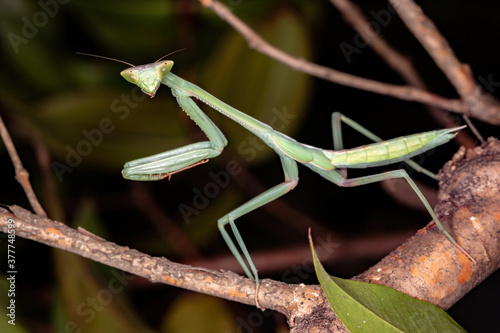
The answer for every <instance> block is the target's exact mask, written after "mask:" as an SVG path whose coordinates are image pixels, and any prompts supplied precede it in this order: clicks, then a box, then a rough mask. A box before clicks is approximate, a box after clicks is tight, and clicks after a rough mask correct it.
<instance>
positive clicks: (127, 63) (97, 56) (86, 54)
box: [75, 48, 186, 67]
mask: <svg viewBox="0 0 500 333" xmlns="http://www.w3.org/2000/svg"><path fill="white" fill-rule="evenodd" d="M184 50H186V48H182V49H178V50H175V51H173V52H170V53H167V54H165V55H164V56H163V57H161V58H160V59H158V60H156V61H155V62H154V63H157V62H158V61H160V60H161V59H163V58H165V57H168V56H169V55H171V54H174V53H177V52H180V51H184ZM75 53H76V54H80V55H84V56H89V57H95V58H101V59H106V60H111V61H116V62H121V63H122V64H125V65H129V66H130V67H136V66H135V65H133V64H131V63H129V62H126V61H123V60H118V59H115V58H110V57H104V56H100V55H96V54H91V53H82V52H75Z"/></svg>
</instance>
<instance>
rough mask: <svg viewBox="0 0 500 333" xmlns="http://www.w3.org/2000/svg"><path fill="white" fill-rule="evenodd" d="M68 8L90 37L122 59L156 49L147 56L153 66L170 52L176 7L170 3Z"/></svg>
mask: <svg viewBox="0 0 500 333" xmlns="http://www.w3.org/2000/svg"><path fill="white" fill-rule="evenodd" d="M70 8H71V9H72V10H74V11H75V18H77V19H79V20H80V24H81V25H82V26H84V27H85V28H86V29H87V31H86V32H87V33H88V34H89V35H92V36H93V38H95V40H98V41H99V43H100V44H101V45H105V46H106V48H107V49H111V50H114V51H118V52H119V53H121V54H123V55H124V57H125V56H126V57H127V58H129V57H130V56H131V54H144V50H145V49H148V50H151V49H153V50H154V49H156V50H158V51H157V52H158V53H157V54H150V55H149V56H151V57H152V59H150V62H153V61H155V60H156V59H157V58H159V57H160V56H161V55H162V54H166V53H167V52H169V51H172V50H168V49H166V46H168V45H171V44H172V42H171V39H172V37H173V36H175V29H176V27H175V21H176V18H175V14H176V13H175V3H174V2H172V1H163V0H144V1H133V0H125V1H123V0H111V1H105V2H103V1H97V0H90V1H89V0H85V1H82V0H73V1H72V2H71V5H70ZM123 22H128V24H123ZM169 40H170V41H169ZM82 52H85V51H82ZM108 56H117V55H108ZM123 60H125V61H127V59H123ZM137 65H139V64H137Z"/></svg>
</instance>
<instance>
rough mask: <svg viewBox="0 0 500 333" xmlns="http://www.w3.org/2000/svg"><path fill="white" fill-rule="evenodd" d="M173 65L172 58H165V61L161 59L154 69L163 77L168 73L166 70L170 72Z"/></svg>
mask: <svg viewBox="0 0 500 333" xmlns="http://www.w3.org/2000/svg"><path fill="white" fill-rule="evenodd" d="M173 65H174V62H173V61H172V60H165V61H162V62H160V63H159V64H158V65H157V66H156V71H157V73H158V75H159V76H160V77H161V78H163V77H164V76H165V75H167V74H168V72H170V70H171V69H172V66H173Z"/></svg>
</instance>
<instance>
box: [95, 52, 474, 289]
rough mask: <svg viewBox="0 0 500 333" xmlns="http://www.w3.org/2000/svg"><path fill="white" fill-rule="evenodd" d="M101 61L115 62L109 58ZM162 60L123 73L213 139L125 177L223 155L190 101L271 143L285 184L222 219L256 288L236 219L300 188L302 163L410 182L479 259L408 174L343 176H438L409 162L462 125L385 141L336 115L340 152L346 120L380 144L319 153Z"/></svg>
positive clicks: (347, 183) (162, 173)
mask: <svg viewBox="0 0 500 333" xmlns="http://www.w3.org/2000/svg"><path fill="white" fill-rule="evenodd" d="M101 58H105V59H110V58H106V57H101ZM160 60H161V59H160ZM160 60H158V61H157V62H155V63H152V64H147V65H142V66H133V65H131V66H132V67H131V68H128V69H126V70H124V71H122V72H121V75H122V76H123V77H124V78H125V79H126V80H127V81H129V82H131V83H133V84H135V85H137V86H139V87H140V88H141V89H142V91H143V92H144V93H146V94H148V95H149V96H151V97H153V96H154V95H155V94H156V91H157V90H158V87H159V86H160V84H164V85H166V86H168V87H170V88H171V89H172V94H173V95H174V96H175V98H176V99H177V102H178V103H179V105H180V106H181V108H182V109H183V110H184V111H185V112H186V113H187V114H188V115H189V117H191V119H193V120H194V121H195V122H196V124H197V125H198V126H199V127H200V128H201V129H202V130H203V132H204V133H205V134H206V135H207V137H208V140H209V141H206V142H199V143H195V144H191V145H188V146H185V147H181V148H177V149H173V150H170V151H168V152H165V153H160V154H157V155H154V156H151V157H146V158H142V159H139V160H135V161H132V162H128V163H126V164H125V167H124V169H123V171H122V174H123V176H124V177H125V178H127V179H131V180H159V179H163V178H165V177H169V176H170V175H172V174H173V173H176V172H179V171H181V170H185V169H188V168H191V167H193V166H195V165H198V164H201V163H204V162H205V161H206V160H207V159H209V158H212V157H215V156H217V155H219V154H220V153H221V151H222V149H223V148H224V146H225V145H226V144H227V140H226V138H225V137H224V135H223V134H222V132H221V131H220V130H219V129H218V128H217V126H215V124H214V123H212V121H211V120H210V119H209V118H208V117H207V116H206V115H205V114H204V113H203V111H202V110H201V109H200V108H199V107H198V106H197V105H196V103H194V101H193V100H192V99H191V97H194V98H196V99H198V100H199V101H201V102H203V103H205V104H207V105H208V106H210V107H211V108H213V109H214V110H217V111H218V112H220V113H222V114H223V115H225V116H227V117H229V118H231V119H232V120H234V121H236V122H237V123H238V124H240V125H241V126H243V127H244V128H246V129H247V130H248V131H250V132H252V133H253V134H255V135H256V136H257V137H259V138H260V139H261V140H262V141H263V142H264V143H265V144H266V145H268V146H269V147H270V148H272V149H273V150H274V151H275V152H276V154H278V155H279V156H280V159H281V163H282V167H283V172H284V175H285V181H284V182H283V183H281V184H279V185H276V186H274V187H273V188H271V189H269V190H267V191H265V192H264V193H262V194H260V195H259V196H257V197H255V198H253V199H252V200H250V201H248V202H247V203H245V204H243V205H241V206H240V207H238V208H236V209H235V210H233V211H232V212H230V213H229V214H226V215H224V216H223V217H222V218H220V219H219V221H218V226H219V229H220V232H221V234H222V236H223V238H224V240H225V241H226V243H227V245H228V246H229V249H230V250H231V252H232V253H233V254H234V256H235V257H236V259H237V260H238V262H239V263H240V265H241V266H242V268H243V270H244V271H245V273H246V274H247V276H248V277H250V278H254V279H255V280H256V282H257V284H258V283H259V277H258V274H257V269H256V267H255V265H254V264H253V262H252V259H251V258H250V254H249V252H248V250H247V248H246V246H245V243H244V242H243V239H242V237H241V235H240V232H239V231H238V228H237V227H236V223H235V220H236V219H237V218H239V217H241V216H243V215H245V214H246V213H248V212H250V211H252V210H254V209H256V208H258V207H261V206H262V205H265V204H266V203H268V202H270V201H273V200H275V199H276V198H279V197H280V196H282V195H284V194H286V193H288V192H289V191H291V190H292V189H293V188H294V187H295V186H296V185H297V183H298V179H299V178H298V169H297V163H301V164H303V165H305V166H307V167H308V168H310V169H311V170H313V171H315V172H316V173H318V174H319V175H321V176H322V177H324V178H326V179H328V180H329V181H331V182H333V183H335V184H337V185H339V186H342V187H351V186H359V185H365V184H370V183H374V182H379V181H382V180H387V179H393V178H404V179H406V181H407V182H408V184H409V185H410V186H411V188H412V189H413V190H414V191H415V193H416V194H417V195H418V197H419V198H420V200H421V201H422V203H423V204H424V206H425V207H426V208H427V210H428V212H429V214H430V215H431V216H432V218H433V220H434V222H435V223H436V225H437V226H438V227H439V229H440V230H441V231H443V233H444V234H445V235H446V237H447V238H448V239H449V240H450V241H451V242H452V243H453V244H454V245H455V246H457V248H458V249H460V251H462V252H464V253H465V254H466V255H467V256H468V257H469V258H470V259H471V260H472V261H474V259H472V257H470V255H469V254H468V253H467V252H465V250H464V249H462V248H461V247H460V246H459V245H458V243H457V242H456V241H455V239H453V237H452V236H451V235H450V234H449V233H448V232H447V231H446V229H445V228H444V227H443V226H442V224H441V222H440V221H439V219H438V218H437V216H436V214H434V211H433V210H432V208H431V207H430V205H429V203H428V202H427V200H426V199H425V198H424V196H423V195H422V193H421V192H420V190H419V189H418V188H417V186H416V185H415V183H413V181H412V180H411V178H410V177H409V176H408V174H407V173H406V171H404V170H395V171H388V172H383V173H379V174H375V175H370V176H365V177H359V178H353V179H348V178H347V176H346V175H345V174H344V172H342V170H343V169H345V168H367V167H372V166H381V165H386V164H390V163H396V162H401V161H404V162H406V163H408V164H409V165H410V166H411V167H412V168H414V169H416V170H418V171H421V172H424V173H425V174H427V175H429V176H430V177H433V178H435V176H434V175H433V174H432V173H430V172H428V171H427V170H425V169H423V168H421V167H420V166H419V165H417V164H416V163H415V162H412V161H409V160H408V159H409V158H410V157H412V156H415V155H417V154H421V153H423V152H425V151H427V150H429V149H432V148H434V147H436V146H438V145H441V144H444V143H446V142H448V141H449V140H450V139H452V138H453V137H454V136H455V135H456V133H455V132H457V131H458V130H460V129H462V128H463V127H457V128H451V129H443V130H437V131H430V132H424V133H419V134H413V135H410V136H407V137H401V138H396V139H392V140H388V141H383V142H380V141H382V140H381V139H380V138H379V137H378V136H376V135H374V134H373V133H371V132H370V131H368V130H366V129H365V128H364V127H362V126H361V125H359V124H358V123H356V122H354V121H352V120H351V119H349V118H347V117H345V116H343V115H341V114H340V113H334V114H333V118H332V128H333V138H334V145H335V148H336V149H341V148H343V144H342V134H341V130H340V122H341V121H342V122H344V123H346V124H348V125H349V126H351V127H353V128H354V129H357V130H358V131H359V132H360V133H362V134H363V135H365V136H367V137H368V138H370V139H371V140H374V141H376V142H377V143H374V144H370V145H367V146H362V147H358V148H354V149H349V150H344V149H342V150H340V151H334V150H326V149H320V148H316V147H312V146H309V145H306V144H302V143H300V142H297V141H295V140H294V139H292V138H290V137H288V136H286V135H284V134H282V133H280V132H277V131H275V130H274V129H273V128H272V127H270V126H269V125H267V124H264V123H262V122H260V121H258V120H257V119H254V118H252V117H250V116H249V115H247V114H245V113H243V112H241V111H239V110H237V109H235V108H233V107H232V106H230V105H228V104H226V103H224V102H222V101H221V100H219V99H217V98H215V97H214V96H212V95H211V94H209V93H208V92H206V91H205V90H203V89H201V88H200V87H198V86H196V85H194V84H192V83H190V82H188V81H186V80H183V79H182V78H180V77H178V76H177V75H175V74H173V73H171V72H170V70H171V68H172V66H173V61H170V60H165V61H160ZM227 224H229V225H230V226H231V230H232V232H233V234H234V236H235V239H236V243H237V244H238V246H239V248H240V249H241V252H242V253H243V257H245V259H246V261H247V263H248V265H247V264H246V263H245V260H244V259H243V257H242V256H241V254H240V251H239V250H238V247H237V246H236V244H235V243H234V242H233V240H232V239H231V237H230V235H229V233H228V232H227V230H226V226H227ZM248 266H250V267H248Z"/></svg>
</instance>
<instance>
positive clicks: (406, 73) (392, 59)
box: [330, 0, 476, 148]
mask: <svg viewBox="0 0 500 333" xmlns="http://www.w3.org/2000/svg"><path fill="white" fill-rule="evenodd" d="M330 2H331V3H332V4H333V5H334V6H335V7H336V8H337V9H338V10H339V11H340V12H341V14H342V16H343V18H344V20H345V21H346V22H347V23H349V24H350V25H351V26H352V27H353V28H354V29H355V30H356V31H357V32H358V34H359V35H360V36H361V38H363V39H364V40H365V42H366V44H367V45H368V46H369V47H370V48H371V49H373V50H374V51H375V53H377V54H378V55H379V56H380V58H381V59H382V60H384V61H385V63H386V64H387V65H388V66H389V67H390V68H392V69H393V70H394V71H395V72H396V73H398V74H399V75H400V76H401V77H402V78H403V79H404V80H405V81H406V82H408V83H409V84H411V85H412V86H414V87H417V88H419V89H422V90H425V91H429V89H428V86H427V84H426V83H425V81H424V80H423V79H422V77H421V75H420V74H419V73H418V71H417V69H416V68H415V66H414V65H413V61H412V60H411V59H410V58H409V57H407V56H406V55H403V54H401V53H400V52H399V51H397V50H396V49H395V48H393V47H392V46H391V45H390V44H389V43H388V42H387V41H386V40H385V39H384V37H383V36H382V34H381V33H380V31H375V30H373V29H369V28H368V27H370V22H369V21H368V19H367V17H366V16H365V15H364V13H363V12H362V11H361V10H360V9H359V7H358V6H357V5H355V4H354V3H352V2H351V1H350V0H330ZM427 109H428V111H429V113H430V114H431V115H432V116H433V118H434V120H435V121H436V122H437V123H439V124H440V125H442V126H444V127H447V128H452V127H458V126H460V125H462V124H459V123H457V122H456V121H455V120H454V119H453V118H451V117H443V112H444V111H443V110H442V109H439V108H437V107H435V106H433V105H427ZM455 140H456V141H457V142H458V143H459V144H460V145H462V146H465V147H469V148H470V147H474V146H476V142H475V140H474V139H473V138H472V137H471V136H470V135H468V134H467V132H465V131H460V135H457V136H456V137H455Z"/></svg>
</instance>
